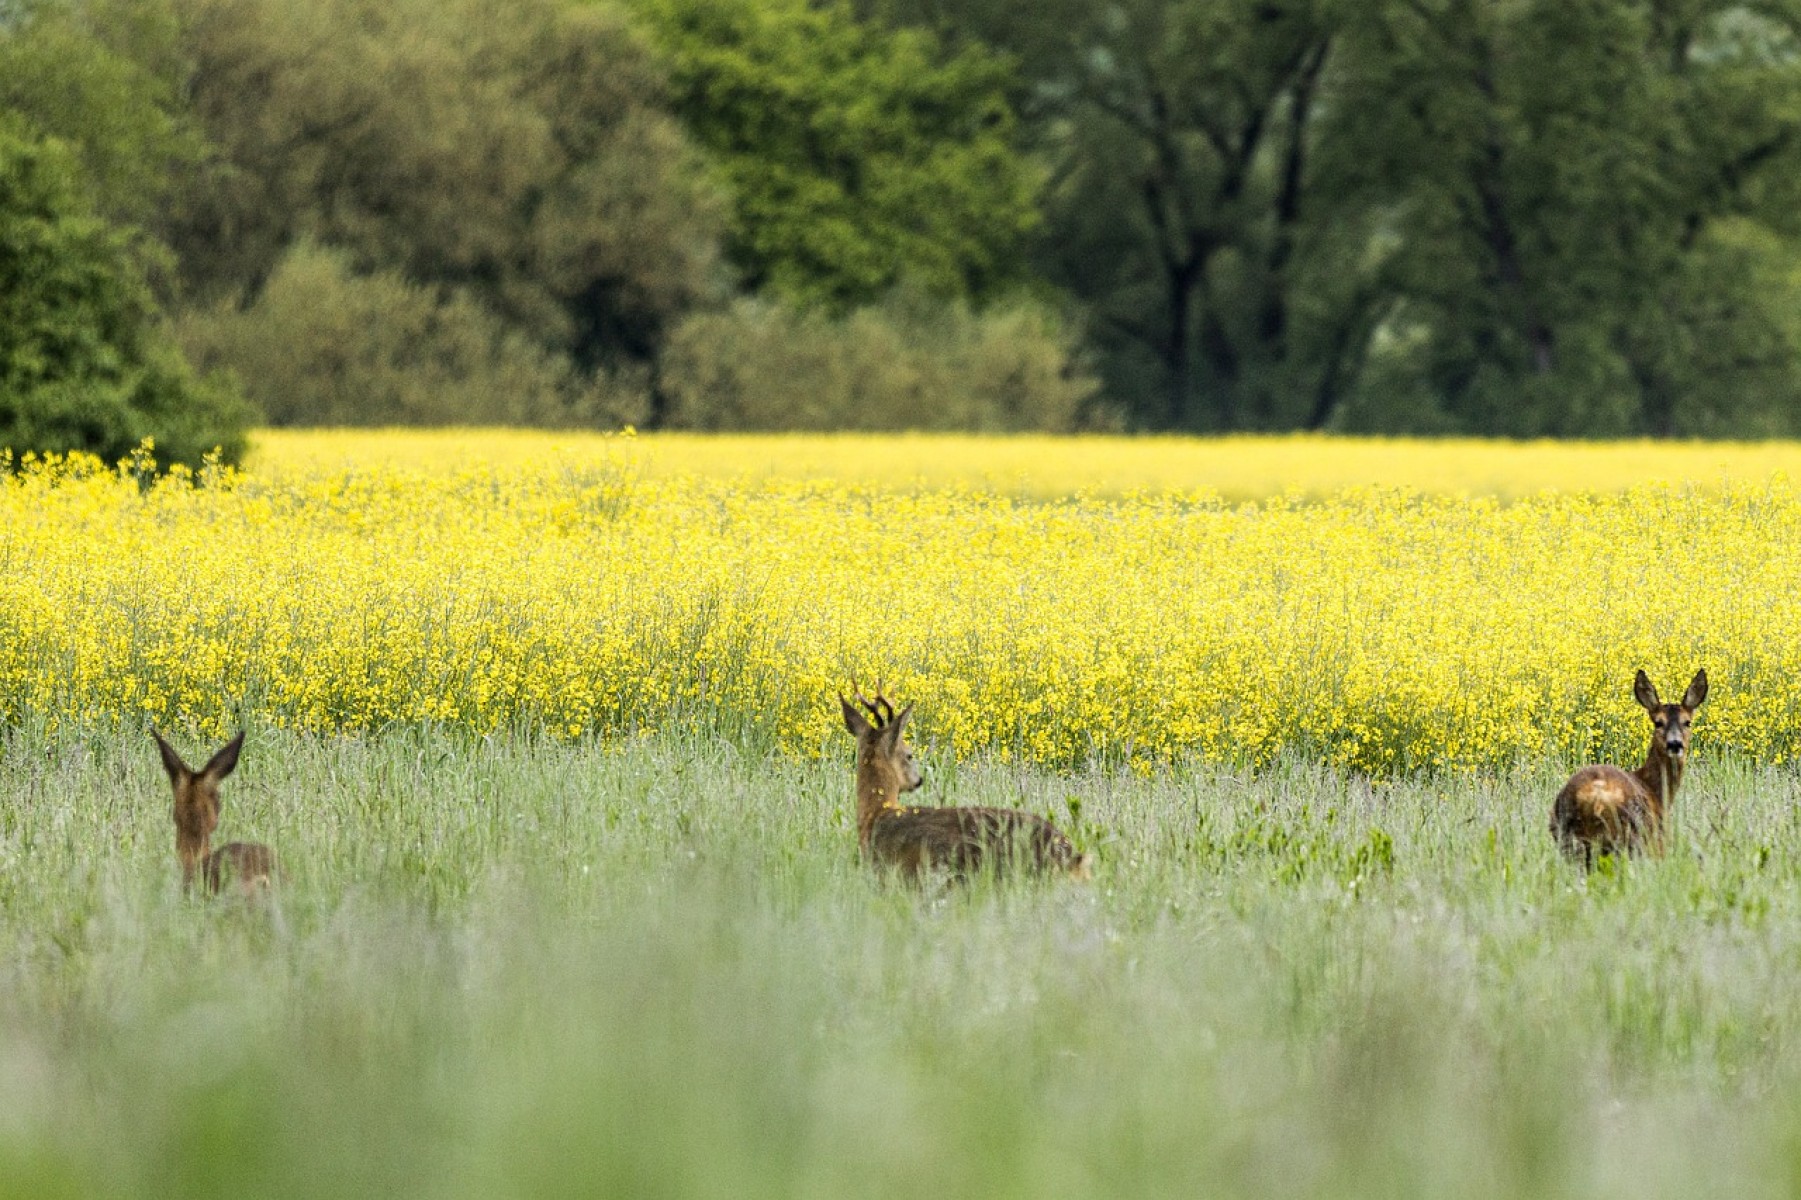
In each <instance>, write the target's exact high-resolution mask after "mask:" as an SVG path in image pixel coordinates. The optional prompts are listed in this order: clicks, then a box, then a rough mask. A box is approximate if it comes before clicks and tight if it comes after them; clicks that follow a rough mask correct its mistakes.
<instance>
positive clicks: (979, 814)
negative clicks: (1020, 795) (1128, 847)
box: [838, 687, 1092, 880]
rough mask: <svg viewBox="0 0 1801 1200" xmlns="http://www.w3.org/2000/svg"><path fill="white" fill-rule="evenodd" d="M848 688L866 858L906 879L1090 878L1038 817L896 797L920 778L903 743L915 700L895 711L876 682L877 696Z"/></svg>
mask: <svg viewBox="0 0 1801 1200" xmlns="http://www.w3.org/2000/svg"><path fill="white" fill-rule="evenodd" d="M852 691H853V693H854V694H855V696H856V698H857V704H855V705H853V704H852V703H851V702H850V701H849V700H846V699H845V698H844V696H843V695H842V694H840V695H839V697H838V703H839V704H840V706H842V708H843V710H844V727H845V728H846V729H848V730H849V731H850V733H851V735H852V736H853V737H855V738H856V739H857V843H858V845H859V847H861V849H862V852H863V857H864V858H865V859H866V860H868V861H870V862H873V863H875V864H876V865H878V866H883V867H891V868H895V869H897V870H899V871H900V873H901V874H902V875H903V876H904V877H905V878H907V879H909V880H912V879H917V878H918V877H919V876H920V875H921V873H923V872H926V871H932V870H942V871H947V872H949V873H950V874H951V875H952V876H953V877H957V878H967V877H968V876H970V875H972V874H977V873H980V872H983V871H992V872H993V873H994V874H995V875H996V876H1002V875H1005V874H1007V873H1009V872H1011V871H1015V870H1024V871H1028V872H1035V873H1043V872H1051V871H1060V872H1063V873H1065V874H1068V875H1071V876H1074V877H1075V878H1078V879H1086V878H1088V877H1089V875H1090V871H1091V865H1092V864H1091V862H1090V859H1089V856H1088V855H1086V854H1080V853H1077V851H1076V848H1075V845H1074V844H1073V843H1071V842H1070V840H1069V838H1068V837H1066V836H1065V835H1064V834H1063V832H1062V831H1061V830H1059V829H1058V828H1057V827H1056V826H1055V825H1052V824H1051V823H1050V822H1049V821H1047V820H1045V819H1044V818H1043V817H1040V816H1036V815H1034V814H1032V813H1028V812H1021V811H1019V810H1017V809H1011V808H938V807H931V806H924V805H909V804H903V803H901V799H900V798H901V795H902V793H905V792H910V791H913V790H914V789H915V788H917V787H919V785H920V784H921V782H923V781H922V779H921V776H920V774H919V768H918V766H917V765H916V764H915V763H914V761H913V751H912V749H911V748H909V747H908V745H907V741H906V726H907V718H908V717H910V716H911V715H912V713H913V706H912V705H911V704H909V705H907V706H906V707H905V708H903V709H901V710H900V711H899V712H896V711H895V709H894V706H893V704H891V703H890V702H889V701H888V699H887V698H886V697H885V696H883V695H882V690H881V689H880V688H879V687H878V688H877V689H876V694H875V699H874V700H869V699H866V698H865V697H864V696H863V694H862V693H861V692H860V691H856V689H854V688H853V689H852Z"/></svg>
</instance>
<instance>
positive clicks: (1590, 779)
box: [1551, 671, 1707, 868]
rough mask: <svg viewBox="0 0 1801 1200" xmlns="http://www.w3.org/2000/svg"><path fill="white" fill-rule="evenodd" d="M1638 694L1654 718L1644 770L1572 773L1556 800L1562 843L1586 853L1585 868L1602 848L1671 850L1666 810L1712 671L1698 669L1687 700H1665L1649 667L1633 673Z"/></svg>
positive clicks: (1554, 818)
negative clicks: (1665, 834)
mask: <svg viewBox="0 0 1801 1200" xmlns="http://www.w3.org/2000/svg"><path fill="white" fill-rule="evenodd" d="M1632 695H1633V698H1634V699H1636V700H1637V701H1638V702H1639V703H1640V704H1641V705H1643V706H1644V709H1645V711H1646V712H1647V713H1649V714H1650V716H1651V724H1652V726H1653V729H1652V732H1651V748H1650V749H1649V750H1648V751H1646V752H1645V761H1644V765H1643V766H1641V767H1639V769H1638V770H1636V771H1627V770H1623V769H1622V768H1620V767H1612V766H1606V765H1596V766H1590V767H1583V768H1582V769H1581V770H1579V771H1577V772H1576V773H1575V774H1574V775H1571V776H1570V781H1569V782H1568V783H1566V784H1564V785H1563V790H1562V791H1560V792H1558V793H1557V803H1556V804H1554V805H1553V806H1552V807H1551V833H1552V835H1553V836H1555V837H1556V838H1557V844H1558V845H1559V846H1561V847H1562V848H1563V852H1564V853H1565V854H1567V855H1569V856H1570V857H1571V858H1578V857H1579V858H1581V859H1582V864H1583V866H1584V867H1585V868H1586V867H1592V866H1594V860H1595V856H1596V855H1598V854H1636V853H1637V852H1638V851H1640V850H1645V851H1648V852H1649V853H1652V854H1662V853H1663V829H1664V818H1665V816H1666V814H1667V813H1668V811H1669V807H1670V802H1671V801H1672V800H1674V799H1675V798H1676V788H1677V786H1678V785H1679V784H1681V782H1682V768H1683V767H1684V765H1686V763H1687V762H1688V730H1689V725H1690V724H1691V723H1692V722H1693V720H1694V717H1695V710H1696V709H1697V708H1700V707H1701V702H1702V701H1703V700H1705V699H1707V672H1706V671H1696V672H1695V678H1694V681H1693V682H1691V683H1690V684H1689V685H1688V691H1686V692H1684V693H1683V696H1682V703H1680V704H1663V703H1661V702H1660V701H1659V700H1658V698H1657V689H1656V688H1655V687H1653V686H1651V679H1650V677H1649V676H1648V675H1646V674H1645V673H1644V672H1643V671H1640V672H1639V673H1638V678H1637V679H1636V680H1634V681H1633V684H1632Z"/></svg>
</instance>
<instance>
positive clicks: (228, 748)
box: [200, 729, 244, 783]
mask: <svg viewBox="0 0 1801 1200" xmlns="http://www.w3.org/2000/svg"><path fill="white" fill-rule="evenodd" d="M243 748H244V731H243V730H241V729H240V730H239V731H238V736H237V737H235V738H232V739H231V740H230V741H229V742H226V743H225V745H224V747H223V748H222V749H220V751H219V753H217V754H215V755H213V756H212V757H211V758H209V759H207V760H206V765H205V766H204V767H201V768H200V773H201V774H202V775H204V776H206V777H207V778H209V779H211V780H212V781H213V782H214V783H217V782H219V780H221V779H224V778H225V777H226V776H227V775H229V774H231V773H232V772H233V771H235V770H236V769H237V766H238V752H239V751H240V750H242V749H243Z"/></svg>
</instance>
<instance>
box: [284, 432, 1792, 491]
mask: <svg viewBox="0 0 1801 1200" xmlns="http://www.w3.org/2000/svg"><path fill="white" fill-rule="evenodd" d="M472 460H475V461H479V462H480V463H483V464H486V465H492V466H497V467H498V466H507V467H524V466H542V465H544V464H545V463H546V462H547V461H551V460H554V461H556V462H559V463H563V464H569V465H576V466H588V467H592V466H597V465H607V466H616V467H624V468H627V469H629V470H630V471H631V472H632V473H633V474H634V475H637V476H640V477H651V478H667V477H670V476H677V475H699V476H702V477H705V478H708V479H721V480H733V481H737V482H739V483H741V484H744V485H747V486H748V485H751V484H762V483H770V482H782V483H790V482H796V481H802V480H825V481H830V482H854V483H869V482H875V481H880V482H881V483H882V484H884V485H885V486H887V487H890V488H894V489H898V490H924V489H931V488H941V487H962V488H979V489H981V490H983V491H988V492H995V493H998V494H1001V495H1008V496H1017V497H1021V498H1030V499H1061V498H1063V497H1066V496H1073V495H1077V494H1086V495H1097V496H1126V495H1135V494H1138V493H1142V492H1170V491H1180V492H1193V491H1197V490H1208V491H1212V492H1215V493H1218V495H1219V496H1220V497H1221V498H1222V499H1225V500H1228V501H1234V502H1236V501H1242V500H1260V499H1263V498H1265V497H1267V496H1271V495H1282V494H1297V495H1304V496H1309V497H1313V498H1323V497H1327V496H1331V495H1335V494H1337V493H1338V492H1341V491H1343V490H1344V489H1345V488H1349V487H1362V486H1367V485H1380V486H1385V487H1403V488H1413V489H1416V490H1418V491H1422V492H1431V493H1434V494H1436V495H1470V496H1495V497H1499V498H1501V499H1513V498H1516V497H1523V496H1531V495H1535V494H1537V493H1539V492H1543V491H1546V490H1553V489H1554V490H1558V491H1566V492H1595V491H1601V492H1607V491H1622V490H1624V489H1626V488H1629V487H1634V486H1638V485H1641V484H1645V483H1670V484H1694V485H1697V486H1700V487H1704V488H1717V487H1719V486H1720V485H1721V484H1722V483H1724V482H1726V481H1729V480H1737V481H1739V482H1758V483H1762V482H1765V481H1767V480H1769V479H1771V478H1772V477H1774V476H1777V475H1785V476H1793V477H1797V478H1801V443H1796V442H1744V443H1735V442H1656V443H1653V442H1605V443H1586V442H1498V441H1477V440H1473V439H1461V440H1460V439H1448V440H1436V441H1426V440H1423V439H1419V438H1341V437H1322V436H1285V437H1267V436H1244V437H1226V438H1175V437H1138V438H1134V437H1050V436H1028V435H1022V436H1014V437H964V436H959V435H955V434H927V433H921V434H903V435H899V436H895V435H891V434H857V433H848V434H754V435H742V436H735V437H715V436H710V435H705V434H682V433H663V434H657V435H655V436H654V437H642V438H627V439H621V438H619V437H616V436H609V435H606V434H599V433H587V434H584V433H542V432H536V431H530V430H518V429H470V430H465V429H429V430H419V429H410V430H384V431H382V432H380V433H377V434H369V433H361V432H351V433H346V432H342V431H336V430H271V431H265V432H264V433H263V434H261V435H259V436H258V438H257V439H256V449H255V451H254V453H253V457H252V460H251V463H250V468H251V470H252V471H254V472H256V473H257V474H259V475H268V474H281V475H293V474H301V475H307V474H317V473H318V472H319V471H321V470H333V471H336V470H345V469H369V468H373V467H403V468H405V469H407V470H413V471H427V472H432V473H440V474H441V473H445V472H449V471H456V470H461V469H463V468H464V467H466V466H468V465H470V463H471V461H472Z"/></svg>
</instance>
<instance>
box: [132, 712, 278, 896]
mask: <svg viewBox="0 0 1801 1200" xmlns="http://www.w3.org/2000/svg"><path fill="white" fill-rule="evenodd" d="M150 736H151V737H153V738H155V739H156V748H157V750H159V751H160V752H161V753H162V756H163V770H165V771H167V772H168V773H169V783H170V785H171V786H173V787H174V788H175V812H174V815H175V857H176V858H178V859H179V860H181V886H182V888H183V890H191V889H192V888H193V886H194V876H195V875H196V874H198V875H199V876H200V877H201V881H202V882H203V883H204V885H205V887H206V890H207V894H208V895H215V896H216V895H218V894H219V892H220V890H221V889H223V888H224V887H225V885H226V883H227V881H228V880H229V881H230V882H231V883H232V884H233V886H234V888H235V890H237V891H239V892H241V893H242V894H243V895H244V896H246V897H252V896H255V895H257V894H258V893H259V892H262V891H266V890H267V889H268V888H269V886H270V885H271V884H272V883H273V882H274V877H275V874H276V870H277V868H276V865H275V852H274V851H273V850H271V849H269V847H267V846H264V845H260V844H259V843H256V842H231V843H229V844H227V845H224V846H221V847H219V849H217V850H212V849H211V846H212V841H213V830H214V829H217V828H218V826H219V783H220V781H222V780H223V779H224V778H225V777H226V776H227V775H230V774H231V773H232V771H233V770H234V769H236V767H237V765H238V752H239V751H241V750H242V749H243V748H244V735H243V734H242V733H239V734H238V736H237V737H234V738H232V739H231V741H229V742H226V743H225V745H224V747H223V748H221V749H220V750H219V752H218V753H217V754H215V755H213V756H212V757H211V758H210V759H208V760H207V763H206V765H205V766H204V767H201V768H200V769H199V770H198V771H196V770H194V769H193V768H191V767H189V766H188V764H187V763H185V762H183V761H182V760H181V755H179V754H177V753H175V748H174V747H173V746H171V745H169V743H168V742H165V741H164V740H163V735H162V734H160V733H158V732H157V731H156V730H154V729H152V730H151V731H150Z"/></svg>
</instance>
